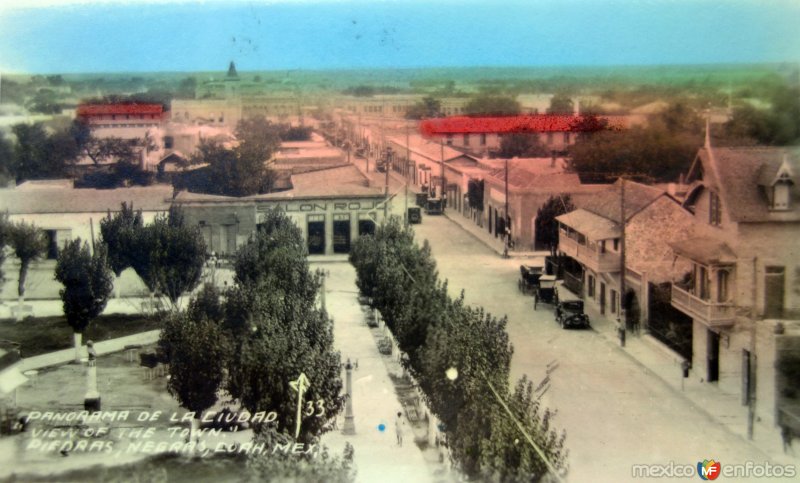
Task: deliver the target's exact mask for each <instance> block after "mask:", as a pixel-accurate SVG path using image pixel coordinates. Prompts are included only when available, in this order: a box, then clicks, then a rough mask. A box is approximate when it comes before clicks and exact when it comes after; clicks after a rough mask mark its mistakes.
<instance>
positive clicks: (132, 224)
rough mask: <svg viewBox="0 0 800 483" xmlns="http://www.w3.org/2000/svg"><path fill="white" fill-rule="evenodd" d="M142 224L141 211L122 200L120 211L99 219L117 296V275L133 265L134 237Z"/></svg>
mask: <svg viewBox="0 0 800 483" xmlns="http://www.w3.org/2000/svg"><path fill="white" fill-rule="evenodd" d="M143 226H144V223H143V221H142V211H141V210H139V211H134V210H133V204H131V205H130V206H128V204H127V203H125V202H123V203H122V206H121V209H120V211H118V212H116V213H115V214H113V215H112V214H111V210H109V211H108V215H107V216H106V217H105V218H103V219H102V220H100V240H101V242H102V243H103V245H105V246H106V251H107V253H108V263H109V266H110V267H111V270H112V271H113V272H114V275H116V276H117V284H115V286H116V288H117V297H119V277H120V276H122V272H124V271H125V269H126V268H129V267H132V266H133V261H132V260H131V256H132V254H133V249H134V247H133V243H134V237H135V235H136V233H137V231H138V230H141V228H142V227H143Z"/></svg>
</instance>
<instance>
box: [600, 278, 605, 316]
mask: <svg viewBox="0 0 800 483" xmlns="http://www.w3.org/2000/svg"><path fill="white" fill-rule="evenodd" d="M600 315H606V284H605V283H604V282H600Z"/></svg>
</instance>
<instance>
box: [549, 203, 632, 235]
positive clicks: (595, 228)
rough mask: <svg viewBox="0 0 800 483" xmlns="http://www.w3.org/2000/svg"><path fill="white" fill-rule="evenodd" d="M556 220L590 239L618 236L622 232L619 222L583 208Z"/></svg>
mask: <svg viewBox="0 0 800 483" xmlns="http://www.w3.org/2000/svg"><path fill="white" fill-rule="evenodd" d="M556 220H558V221H559V222H560V223H562V224H564V225H567V226H568V227H570V228H573V229H575V230H577V231H579V232H580V233H582V234H584V235H586V236H587V237H588V238H589V239H590V240H609V239H613V238H618V237H619V236H620V233H621V230H620V228H619V225H618V224H617V223H615V222H613V221H611V220H609V219H608V218H604V217H602V216H598V215H596V214H594V213H592V212H590V211H586V210H584V209H582V208H578V209H577V210H573V211H570V212H569V213H566V214H564V215H561V216H557V217H556Z"/></svg>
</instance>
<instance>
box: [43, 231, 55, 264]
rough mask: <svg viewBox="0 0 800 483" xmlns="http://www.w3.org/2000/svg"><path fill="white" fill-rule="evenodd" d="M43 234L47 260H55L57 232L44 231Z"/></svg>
mask: <svg viewBox="0 0 800 483" xmlns="http://www.w3.org/2000/svg"><path fill="white" fill-rule="evenodd" d="M44 233H45V236H46V237H47V259H48V260H55V259H57V258H58V231H56V230H45V231H44Z"/></svg>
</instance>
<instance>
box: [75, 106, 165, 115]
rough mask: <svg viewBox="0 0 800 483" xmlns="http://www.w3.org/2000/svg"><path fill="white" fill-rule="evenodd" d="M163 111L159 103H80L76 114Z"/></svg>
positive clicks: (152, 112)
mask: <svg viewBox="0 0 800 483" xmlns="http://www.w3.org/2000/svg"><path fill="white" fill-rule="evenodd" d="M163 113H164V106H162V105H161V104H134V103H130V104H121V103H120V104H81V105H80V106H78V111H77V114H78V116H80V117H89V116H102V115H109V114H157V115H161V114H163Z"/></svg>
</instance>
